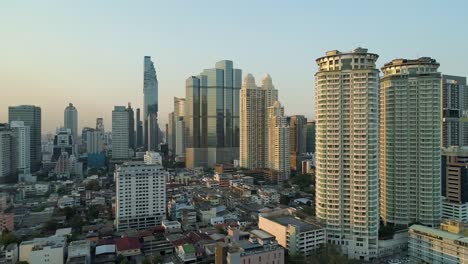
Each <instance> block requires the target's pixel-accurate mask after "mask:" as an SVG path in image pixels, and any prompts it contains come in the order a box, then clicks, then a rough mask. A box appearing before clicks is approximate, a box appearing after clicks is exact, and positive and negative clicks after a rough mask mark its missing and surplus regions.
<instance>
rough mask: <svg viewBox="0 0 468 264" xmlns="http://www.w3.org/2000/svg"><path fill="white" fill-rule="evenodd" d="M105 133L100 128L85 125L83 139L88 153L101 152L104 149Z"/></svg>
mask: <svg viewBox="0 0 468 264" xmlns="http://www.w3.org/2000/svg"><path fill="white" fill-rule="evenodd" d="M102 138H103V134H102V132H101V131H100V130H97V129H94V128H90V127H85V128H83V131H82V133H81V139H82V141H83V143H84V144H85V146H86V153H88V154H94V153H101V152H102V150H103V142H102Z"/></svg>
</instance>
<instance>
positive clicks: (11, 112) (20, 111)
mask: <svg viewBox="0 0 468 264" xmlns="http://www.w3.org/2000/svg"><path fill="white" fill-rule="evenodd" d="M8 121H9V122H10V123H11V122H12V121H23V122H24V125H25V126H27V127H29V129H30V132H31V135H30V147H31V151H30V153H31V157H30V162H31V166H30V167H31V172H36V171H38V170H39V169H40V168H41V162H42V153H41V108H40V107H37V106H33V105H20V106H10V107H8Z"/></svg>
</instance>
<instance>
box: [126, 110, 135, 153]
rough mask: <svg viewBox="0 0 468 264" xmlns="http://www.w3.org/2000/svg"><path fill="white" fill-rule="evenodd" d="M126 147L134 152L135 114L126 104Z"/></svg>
mask: <svg viewBox="0 0 468 264" xmlns="http://www.w3.org/2000/svg"><path fill="white" fill-rule="evenodd" d="M127 113H128V147H129V148H131V149H133V150H135V148H136V145H135V140H136V138H135V112H134V111H133V108H132V104H130V103H128V107H127Z"/></svg>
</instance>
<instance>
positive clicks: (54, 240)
mask: <svg viewBox="0 0 468 264" xmlns="http://www.w3.org/2000/svg"><path fill="white" fill-rule="evenodd" d="M66 246H67V241H66V237H64V236H50V237H41V238H34V239H33V240H29V241H23V242H21V244H20V249H19V261H20V262H22V261H26V262H28V263H30V264H48V263H54V264H55V263H57V264H63V263H64V257H65V248H66Z"/></svg>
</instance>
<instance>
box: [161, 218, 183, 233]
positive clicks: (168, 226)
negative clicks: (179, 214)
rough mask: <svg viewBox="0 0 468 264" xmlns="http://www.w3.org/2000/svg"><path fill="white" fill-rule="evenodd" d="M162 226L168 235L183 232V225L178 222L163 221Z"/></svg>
mask: <svg viewBox="0 0 468 264" xmlns="http://www.w3.org/2000/svg"><path fill="white" fill-rule="evenodd" d="M162 226H163V227H164V228H165V230H166V232H167V233H177V232H180V231H181V230H182V225H181V224H180V222H178V221H167V220H163V221H162Z"/></svg>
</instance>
